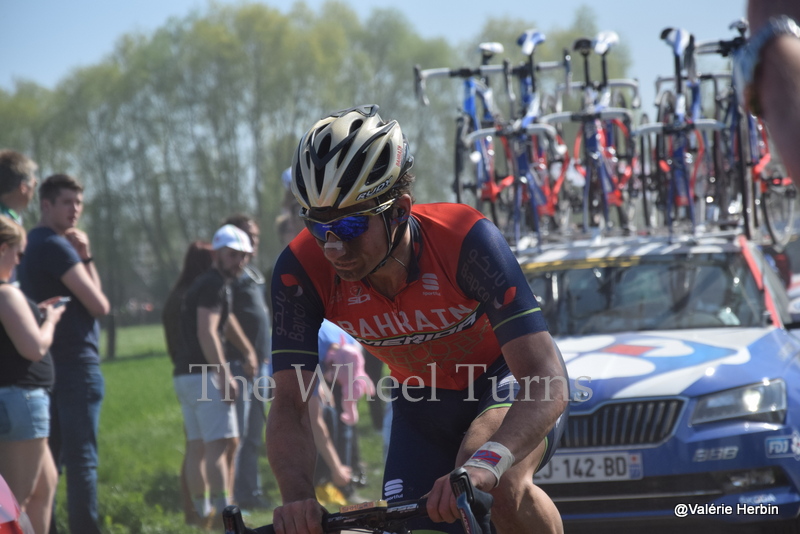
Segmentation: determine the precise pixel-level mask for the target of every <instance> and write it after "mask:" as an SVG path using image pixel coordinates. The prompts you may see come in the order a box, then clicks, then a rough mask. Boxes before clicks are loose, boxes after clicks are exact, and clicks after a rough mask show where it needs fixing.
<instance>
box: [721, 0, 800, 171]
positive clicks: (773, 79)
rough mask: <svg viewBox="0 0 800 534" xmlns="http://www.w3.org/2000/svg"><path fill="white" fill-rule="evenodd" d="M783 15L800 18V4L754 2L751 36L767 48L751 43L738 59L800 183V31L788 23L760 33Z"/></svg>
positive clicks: (755, 105)
mask: <svg viewBox="0 0 800 534" xmlns="http://www.w3.org/2000/svg"><path fill="white" fill-rule="evenodd" d="M781 15H785V16H787V17H789V18H791V19H793V20H794V22H796V23H797V22H800V2H797V0H750V1H749V2H748V6H747V18H748V20H749V23H750V36H751V38H750V40H751V41H754V42H755V41H760V42H762V46H761V49H760V50H756V49H753V48H752V47H748V50H746V51H745V53H744V54H740V55H739V57H738V58H737V60H736V63H737V65H736V67H737V70H741V71H742V73H743V76H742V77H741V83H742V84H743V85H744V86H745V87H747V89H748V91H745V92H744V94H749V95H750V96H751V97H753V96H754V97H755V98H754V99H753V98H750V99H748V102H747V104H748V106H749V107H750V111H751V112H753V113H756V114H760V115H762V116H763V117H764V120H765V121H766V122H767V125H768V126H769V129H770V133H771V134H772V139H773V140H774V141H775V144H776V146H777V147H778V151H779V152H780V155H781V158H782V159H783V163H784V165H785V166H786V170H787V171H788V172H789V175H790V176H791V177H792V178H794V182H795V184H796V185H797V186H798V187H800V151H798V150H797V147H796V146H795V144H794V143H795V140H796V139H797V132H798V128H800V39H798V36H799V35H800V34H798V32H797V31H796V30H795V31H792V29H791V26H790V25H783V31H778V32H774V31H773V33H771V35H770V37H768V38H767V37H766V36H767V34H763V35H762V37H763V38H762V37H756V36H758V35H759V33H760V32H768V31H770V30H769V29H768V28H769V26H771V24H770V23H771V21H777V20H780V19H779V17H780V16H781ZM775 27H776V26H773V29H774V28H775ZM777 27H781V25H778V26H777ZM795 28H796V27H795ZM787 29H788V31H786V30H787ZM742 89H744V87H740V91H741V90H742Z"/></svg>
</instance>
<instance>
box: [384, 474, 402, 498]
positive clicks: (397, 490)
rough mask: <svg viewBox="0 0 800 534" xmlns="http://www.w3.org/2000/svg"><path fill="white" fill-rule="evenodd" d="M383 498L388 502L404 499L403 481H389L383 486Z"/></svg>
mask: <svg viewBox="0 0 800 534" xmlns="http://www.w3.org/2000/svg"><path fill="white" fill-rule="evenodd" d="M383 496H384V497H385V498H386V499H387V500H391V499H399V498H401V497H403V479H402V478H395V479H392V480H387V481H386V483H385V484H384V485H383Z"/></svg>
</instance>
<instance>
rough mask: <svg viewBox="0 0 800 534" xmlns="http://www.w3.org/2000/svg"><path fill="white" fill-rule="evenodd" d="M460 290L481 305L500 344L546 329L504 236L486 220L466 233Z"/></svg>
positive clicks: (459, 271) (461, 260) (459, 264)
mask: <svg viewBox="0 0 800 534" xmlns="http://www.w3.org/2000/svg"><path fill="white" fill-rule="evenodd" d="M457 281H458V284H459V286H460V287H461V289H462V291H464V293H465V294H466V295H467V296H468V297H470V298H474V299H475V300H477V301H479V302H481V303H482V304H483V306H484V309H485V312H486V315H487V317H488V318H489V322H490V323H491V324H492V328H493V330H494V333H495V336H496V337H497V340H498V342H499V343H500V346H503V345H504V344H505V343H507V342H509V341H511V340H512V339H516V338H518V337H520V336H523V335H525V334H530V333H534V332H541V331H544V330H547V323H546V322H545V319H544V315H543V314H542V311H541V309H540V307H539V303H538V301H537V300H536V297H535V296H534V295H533V292H532V291H531V288H530V286H529V285H528V281H527V279H526V278H525V275H524V274H523V272H522V269H521V268H520V266H519V263H518V262H517V259H516V258H515V257H514V254H513V253H512V252H511V249H509V247H508V244H507V243H506V240H505V238H504V237H503V236H502V234H501V233H500V231H499V230H498V229H497V227H496V226H494V224H492V223H491V221H489V220H488V219H481V220H479V221H478V222H476V223H475V225H474V226H473V227H472V228H471V229H470V231H469V233H468V234H467V235H466V237H465V239H464V242H463V245H462V247H461V253H460V256H459V262H458V275H457Z"/></svg>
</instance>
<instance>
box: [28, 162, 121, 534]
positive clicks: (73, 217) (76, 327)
mask: <svg viewBox="0 0 800 534" xmlns="http://www.w3.org/2000/svg"><path fill="white" fill-rule="evenodd" d="M39 207H40V210H41V217H40V219H39V223H38V225H37V226H36V227H35V228H34V229H33V230H31V231H30V232H29V233H28V248H27V250H26V251H25V257H24V258H23V260H22V262H21V264H20V266H19V271H18V275H19V281H20V287H21V288H22V290H23V291H24V292H25V294H26V295H27V296H28V297H30V298H32V299H33V300H34V301H36V302H42V301H45V300H47V299H50V298H52V297H55V296H58V295H65V296H68V297H71V299H72V301H71V302H69V303H68V304H67V305H66V310H65V311H64V315H63V316H62V318H61V321H60V322H59V323H58V326H57V327H56V331H55V335H54V336H53V345H52V347H51V348H50V351H51V353H52V355H53V363H54V364H55V373H56V382H55V386H54V388H53V394H52V399H51V425H52V428H51V432H50V448H51V450H52V452H53V457H54V458H55V461H56V465H57V466H59V468H60V467H62V466H63V467H65V468H66V470H67V509H68V512H69V525H70V531H72V532H76V533H77V532H80V533H81V534H95V533H99V532H100V527H99V525H98V515H97V461H98V455H97V432H98V427H99V424H100V407H101V404H102V401H103V396H104V394H105V384H104V381H103V375H102V373H101V372H100V353H99V350H98V339H99V336H100V326H99V324H98V322H97V318H98V317H102V316H103V315H106V314H107V313H108V311H109V303H108V299H106V296H105V295H104V294H103V289H102V286H101V283H100V276H99V275H98V274H97V269H96V268H95V265H94V259H93V257H92V252H91V244H90V241H89V237H88V236H87V235H86V233H85V232H83V231H82V230H79V229H78V228H77V224H78V221H79V220H80V216H81V213H82V212H83V187H82V186H81V185H80V183H79V182H78V181H77V180H76V179H75V178H73V177H71V176H68V175H66V174H55V175H53V176H50V177H48V178H47V179H46V180H45V181H44V182H43V183H42V185H41V186H40V187H39Z"/></svg>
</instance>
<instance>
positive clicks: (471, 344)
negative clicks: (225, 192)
mask: <svg viewBox="0 0 800 534" xmlns="http://www.w3.org/2000/svg"><path fill="white" fill-rule="evenodd" d="M408 224H409V229H410V231H411V239H412V246H413V253H412V261H411V264H410V265H408V278H407V281H406V282H407V283H406V285H405V287H403V289H402V290H401V291H400V292H399V293H398V294H397V295H395V297H394V298H387V297H386V296H384V295H383V294H381V293H379V292H378V291H376V290H375V289H374V288H372V287H371V286H370V284H369V281H368V279H367V278H364V279H362V280H360V281H357V282H348V281H345V280H342V279H340V278H339V277H338V276H337V275H336V272H335V270H334V269H333V266H332V265H331V264H330V263H329V262H328V260H327V259H326V258H325V256H324V254H323V251H322V249H321V248H320V247H319V245H318V244H317V242H316V240H315V239H314V238H313V237H312V236H311V234H310V233H309V232H308V231H307V230H303V231H302V232H301V233H300V234H299V235H298V236H297V237H296V238H295V239H294V240H293V241H292V242H291V243H290V244H289V246H288V247H287V248H286V249H285V250H284V251H283V253H282V254H281V255H280V257H279V258H278V261H277V262H276V264H275V270H274V274H273V279H272V310H273V330H272V357H273V368H274V372H278V371H281V370H284V369H292V368H293V366H294V365H298V364H299V365H300V366H301V368H302V369H305V370H309V371H312V372H313V371H314V369H315V367H316V365H317V363H318V361H319V357H318V354H317V333H318V331H319V328H320V324H321V323H322V320H323V318H327V319H329V320H330V321H332V322H334V323H336V324H337V325H339V326H340V327H341V328H342V329H343V330H345V331H346V332H348V333H349V334H351V335H352V336H353V337H354V338H356V339H357V340H358V341H359V342H360V343H362V344H363V345H364V347H365V348H366V349H367V350H368V351H369V352H370V353H371V354H373V355H375V356H376V357H377V358H379V359H380V360H382V361H384V362H385V363H386V364H387V365H388V366H389V369H390V371H391V373H392V376H394V377H395V378H396V379H397V380H398V381H399V382H401V383H403V382H404V381H406V380H408V379H411V378H412V377H417V378H418V379H419V380H420V381H421V382H422V383H424V384H425V385H426V386H429V387H439V388H444V389H453V390H462V389H466V388H467V387H468V386H469V383H470V380H474V379H475V378H477V377H478V376H480V375H481V374H482V372H483V370H485V369H486V367H488V366H489V365H490V364H491V363H492V362H494V361H495V360H496V359H497V358H498V357H499V356H500V355H501V351H500V347H501V346H502V345H503V344H505V343H507V342H508V341H511V340H513V339H515V338H517V337H520V336H522V335H525V334H528V333H532V332H540V331H543V330H546V329H547V326H546V324H545V320H544V317H543V315H542V313H541V310H540V309H539V305H538V303H537V301H536V298H535V297H534V295H533V293H532V292H531V290H530V287H529V285H528V283H527V280H526V279H525V276H524V274H523V272H522V270H521V268H520V266H519V264H518V263H517V260H516V258H515V257H514V255H513V254H512V252H511V250H510V249H509V247H508V245H507V244H506V241H505V239H504V238H503V236H502V235H501V233H500V232H499V231H498V229H497V228H496V227H495V226H494V224H492V223H491V222H490V221H489V220H488V219H486V218H485V217H483V215H481V213H479V212H478V211H476V210H475V209H473V208H470V207H468V206H465V205H462V204H422V205H415V206H414V208H413V210H412V214H411V217H410V218H409V220H408ZM531 357H532V358H533V357H535V355H534V354H531ZM409 385H412V386H413V385H418V383H414V382H411V383H409Z"/></svg>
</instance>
